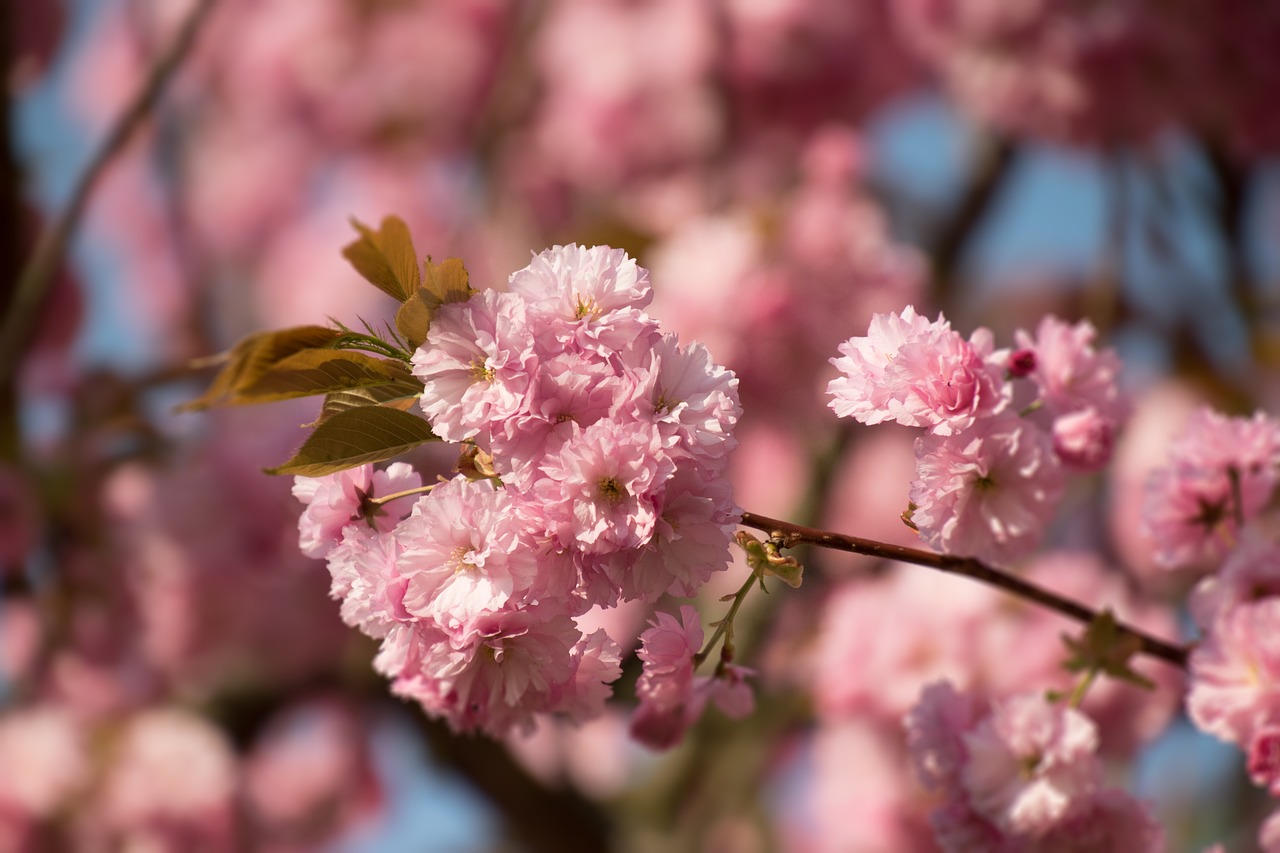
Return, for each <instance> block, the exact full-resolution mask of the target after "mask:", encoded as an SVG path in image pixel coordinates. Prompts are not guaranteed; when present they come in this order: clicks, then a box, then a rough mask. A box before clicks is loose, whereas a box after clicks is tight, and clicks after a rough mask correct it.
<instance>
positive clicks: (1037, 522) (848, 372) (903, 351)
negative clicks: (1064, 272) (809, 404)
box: [827, 306, 1125, 562]
mask: <svg viewBox="0 0 1280 853" xmlns="http://www.w3.org/2000/svg"><path fill="white" fill-rule="evenodd" d="M1094 337H1095V331H1094V329H1093V327H1092V326H1091V325H1089V324H1088V323H1087V322H1082V323H1078V324H1076V325H1074V326H1073V325H1070V324H1067V323H1065V322H1063V321H1061V320H1058V319H1056V318H1053V317H1046V318H1044V319H1043V320H1042V321H1041V322H1040V325H1039V327H1038V328H1037V330H1036V334H1035V335H1034V336H1032V335H1030V334H1028V333H1026V332H1023V331H1019V332H1018V333H1017V341H1018V347H1019V348H1018V349H1016V350H1007V349H1002V350H997V349H995V346H994V342H993V339H992V335H991V333H990V331H988V330H987V329H978V330H977V331H976V332H974V333H973V335H972V336H970V338H969V339H968V340H965V339H964V338H963V337H962V336H961V335H960V334H959V333H958V332H956V331H954V330H953V329H952V328H951V325H950V323H948V322H947V321H946V320H945V319H943V317H942V316H941V315H939V317H938V319H937V320H936V321H933V322H930V321H929V320H928V319H926V318H925V317H922V316H920V315H919V314H917V313H916V311H915V309H914V308H913V307H911V306H908V307H907V308H906V309H904V310H903V311H902V313H901V314H877V315H875V317H873V318H872V320H871V326H870V329H869V330H868V332H867V334H866V336H864V337H855V338H851V339H849V340H848V341H847V342H845V343H844V344H842V345H841V346H840V353H841V355H840V357H838V358H833V359H832V360H831V361H832V364H834V365H835V366H836V367H837V368H838V369H839V370H840V372H841V374H842V375H841V376H840V377H839V378H837V379H834V380H832V381H831V383H830V385H829V386H828V389H827V390H828V393H829V394H830V395H831V397H832V400H831V403H830V405H831V408H832V409H833V410H835V413H836V414H837V415H839V416H841V417H852V418H854V419H855V420H857V421H859V422H861V423H864V424H879V423H885V422H890V421H892V422H896V423H899V424H902V425H903V426H908V427H917V428H922V429H924V430H926V434H925V435H923V436H921V437H920V438H918V439H916V444H915V454H916V479H915V481H914V482H913V483H912V484H911V488H910V495H909V496H910V501H911V511H910V518H911V522H912V524H913V525H914V526H915V527H916V528H917V529H918V530H919V532H920V535H921V537H922V538H923V539H924V541H926V542H927V543H929V544H930V545H931V546H933V547H935V548H938V549H939V550H943V551H946V552H948V553H953V554H963V555H967V556H974V557H979V558H982V559H985V560H991V561H993V562H1004V561H1007V560H1012V559H1016V558H1017V557H1020V556H1022V555H1023V554H1025V553H1026V552H1027V551H1028V550H1030V548H1032V547H1034V545H1035V544H1036V542H1037V541H1038V539H1039V536H1040V535H1041V533H1042V532H1043V530H1044V528H1045V526H1046V524H1047V522H1048V520H1049V518H1050V516H1051V515H1052V514H1053V512H1054V510H1055V508H1056V505H1057V501H1058V498H1059V497H1060V495H1061V494H1062V490H1063V484H1064V480H1065V476H1064V475H1065V472H1066V471H1067V470H1069V469H1074V470H1080V471H1093V470H1097V469H1099V468H1101V467H1102V466H1104V465H1105V464H1106V463H1107V461H1108V460H1109V459H1110V457H1111V448H1112V444H1113V442H1114V437H1115V432H1116V429H1117V428H1118V426H1119V423H1120V421H1121V419H1122V418H1123V416H1124V410H1125V406H1124V404H1123V402H1122V400H1121V397H1120V392H1119V389H1118V387H1117V375H1118V372H1119V362H1118V360H1117V359H1116V357H1115V355H1114V353H1112V352H1111V351H1109V350H1103V351H1099V350H1096V349H1095V348H1094V346H1093V339H1094ZM1021 379H1027V380H1030V384H1031V385H1032V386H1033V388H1034V391H1032V392H1028V391H1027V390H1026V389H1025V388H1023V387H1018V386H1017V385H1016V384H1015V381H1016V380H1021ZM1024 398H1025V399H1024Z"/></svg>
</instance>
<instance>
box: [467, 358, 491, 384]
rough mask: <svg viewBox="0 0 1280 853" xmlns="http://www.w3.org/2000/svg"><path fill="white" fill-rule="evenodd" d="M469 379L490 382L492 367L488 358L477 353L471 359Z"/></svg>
mask: <svg viewBox="0 0 1280 853" xmlns="http://www.w3.org/2000/svg"><path fill="white" fill-rule="evenodd" d="M470 374H471V381H472V382H492V381H493V368H492V367H490V366H489V364H488V359H486V358H485V357H484V356H483V355H478V356H476V357H475V358H473V359H471V371H470Z"/></svg>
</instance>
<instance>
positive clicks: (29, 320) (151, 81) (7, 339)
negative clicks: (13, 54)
mask: <svg viewBox="0 0 1280 853" xmlns="http://www.w3.org/2000/svg"><path fill="white" fill-rule="evenodd" d="M215 2H216V0H199V2H198V3H197V4H196V5H195V7H194V8H193V9H192V10H191V12H190V14H189V15H188V16H187V19H186V20H185V21H184V22H183V24H182V26H181V27H180V28H179V30H178V33H177V35H176V36H175V37H174V39H173V43H172V44H171V45H170V46H169V49H168V50H167V51H165V52H164V53H163V54H161V55H160V56H159V57H157V59H156V61H155V63H154V64H153V65H152V67H151V71H150V73H148V74H147V79H146V80H145V81H144V82H143V84H142V88H141V89H139V90H138V93H137V94H136V95H134V98H133V100H132V101H131V102H130V103H129V105H128V106H127V107H126V108H125V110H124V112H122V113H121V114H120V117H119V118H117V119H116V121H115V123H114V124H113V125H112V127H111V129H110V130H109V131H108V133H107V138H106V139H104V140H103V142H102V145H101V146H100V147H99V148H98V150H97V152H96V153H95V154H94V156H93V159H92V160H90V161H89V165H88V166H87V167H86V168H85V171H84V174H83V175H81V177H80V180H79V181H77V182H76V185H75V188H74V189H73V190H72V193H71V199H70V200H69V201H68V202H67V206H66V208H65V209H64V210H63V211H62V215H61V216H59V217H58V219H57V220H56V221H55V222H54V223H53V224H52V225H51V226H50V227H48V228H46V229H45V230H44V233H42V234H41V235H40V239H39V241H38V242H37V243H36V247H35V250H34V251H33V252H32V253H31V257H30V258H28V259H27V263H26V265H25V266H24V267H23V268H22V272H21V273H20V274H19V276H18V281H17V284H16V285H15V287H14V294H13V302H12V304H11V305H10V306H9V309H8V311H7V313H6V316H5V318H4V325H3V327H0V388H9V387H10V385H11V383H12V384H13V385H16V384H17V374H18V364H19V361H20V359H21V356H22V351H23V350H24V349H25V348H26V345H27V342H28V339H29V337H30V334H31V331H32V327H33V325H34V322H33V321H34V319H35V317H36V314H37V313H38V312H39V310H40V306H41V305H42V304H43V302H44V297H45V294H46V292H47V291H48V289H49V285H50V283H51V282H52V281H53V278H54V275H55V273H56V272H57V269H58V264H59V263H60V262H61V260H62V257H63V255H64V254H65V253H66V249H67V244H68V243H70V242H71V237H72V236H73V235H74V234H75V231H76V228H77V227H79V225H80V220H81V218H82V217H83V216H84V212H85V208H86V207H87V206H88V203H89V198H90V196H91V195H92V192H93V189H94V187H95V186H96V185H97V183H98V179H99V178H101V176H102V174H103V172H105V171H106V168H107V166H108V165H110V163H111V161H112V160H114V159H115V157H116V155H118V154H119V153H120V151H121V150H122V149H123V148H124V146H125V144H126V143H128V141H129V140H130V139H131V138H132V137H133V135H134V133H135V132H136V131H137V130H138V128H139V127H141V126H142V124H143V122H144V121H145V120H146V119H147V117H148V116H149V115H150V114H151V113H152V111H153V110H154V109H155V106H156V104H157V103H158V102H159V100H160V96H161V95H162V94H163V93H164V90H165V88H166V86H167V85H168V83H169V81H170V80H171V79H172V78H173V75H174V73H175V72H176V71H177V69H178V67H179V66H180V65H181V64H182V61H183V60H184V59H185V58H186V57H187V56H188V54H190V52H191V48H192V46H193V45H194V44H195V38H196V34H197V33H198V32H199V30H200V27H201V25H202V24H203V23H204V21H205V19H207V18H208V16H209V13H210V11H212V9H213V7H214V4H215Z"/></svg>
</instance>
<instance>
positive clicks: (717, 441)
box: [637, 334, 742, 463]
mask: <svg viewBox="0 0 1280 853" xmlns="http://www.w3.org/2000/svg"><path fill="white" fill-rule="evenodd" d="M648 355H649V360H648V362H647V364H646V366H645V368H644V371H643V373H644V379H643V380H642V383H641V387H640V389H639V390H640V394H639V397H640V399H639V400H638V401H637V403H638V404H639V411H638V412H637V416H638V417H640V418H643V419H646V420H648V419H652V420H653V422H655V423H657V424H658V426H659V429H660V430H661V431H662V434H663V435H671V436H675V437H677V438H678V439H679V442H678V444H677V445H676V447H677V448H679V450H678V451H673V452H682V453H687V454H689V455H691V456H693V457H694V458H695V459H697V460H698V461H700V462H703V463H709V462H715V463H718V462H719V461H720V460H722V459H723V458H724V456H725V455H726V454H727V453H729V452H730V451H732V450H733V449H734V447H736V446H737V442H736V440H735V439H734V438H733V428H734V426H735V425H736V424H737V422H738V418H739V417H741V416H742V405H741V404H740V403H739V402H738V380H737V377H736V376H734V375H733V373H732V372H730V371H728V370H726V369H725V368H723V367H721V366H720V365H718V364H716V363H715V362H713V361H712V360H711V354H710V353H709V352H707V349H706V347H704V346H702V345H701V344H697V343H694V344H691V345H689V346H688V347H681V346H680V345H679V342H678V341H677V340H676V336H675V335H672V334H667V335H663V336H662V338H661V339H660V340H659V341H658V343H657V345H656V346H654V347H653V348H652V349H651V350H650V351H649V353H648Z"/></svg>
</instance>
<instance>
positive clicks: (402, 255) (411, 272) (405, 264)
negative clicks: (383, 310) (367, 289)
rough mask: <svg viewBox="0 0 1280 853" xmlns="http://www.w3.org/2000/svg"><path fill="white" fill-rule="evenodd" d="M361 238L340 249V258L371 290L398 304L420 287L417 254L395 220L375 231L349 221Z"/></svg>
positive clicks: (403, 227) (406, 228) (386, 221)
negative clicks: (344, 260)
mask: <svg viewBox="0 0 1280 853" xmlns="http://www.w3.org/2000/svg"><path fill="white" fill-rule="evenodd" d="M351 224H352V225H354V226H355V229H356V230H357V231H359V232H360V237H359V238H358V239H357V240H355V241H353V242H351V243H348V244H347V245H346V246H344V247H343V248H342V256H343V257H344V258H346V259H347V260H348V261H350V262H351V265H352V266H353V267H355V268H356V272H358V273H360V275H362V276H364V277H365V279H366V280H367V281H369V282H370V283H371V284H373V286H374V287H376V288H378V289H379V290H381V291H382V292H383V293H386V294H387V295H389V296H393V297H395V298H396V299H398V300H400V301H401V302H403V301H405V300H406V299H408V298H409V297H411V296H412V295H413V294H414V293H415V292H416V291H417V290H418V287H419V286H420V285H421V284H422V277H421V275H420V274H419V272H418V253H417V252H416V251H415V250H414V248H413V240H412V238H410V236H409V226H407V225H405V224H404V220H403V219H401V218H400V217H398V216H388V217H386V218H384V219H383V220H382V225H381V226H379V228H378V230H377V231H374V230H373V229H371V228H369V227H368V226H367V225H364V224H362V223H360V222H359V221H357V220H355V219H352V220H351Z"/></svg>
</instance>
